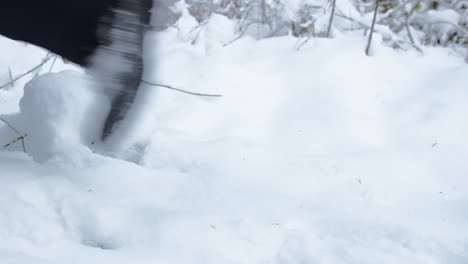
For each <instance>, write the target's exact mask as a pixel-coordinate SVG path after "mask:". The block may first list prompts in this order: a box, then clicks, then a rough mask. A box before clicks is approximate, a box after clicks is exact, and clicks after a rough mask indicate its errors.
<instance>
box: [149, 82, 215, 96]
mask: <svg viewBox="0 0 468 264" xmlns="http://www.w3.org/2000/svg"><path fill="white" fill-rule="evenodd" d="M141 82H142V83H145V84H148V85H152V86H158V87H163V88H167V89H170V90H174V91H178V92H181V93H186V94H191V95H196V96H205V97H222V95H220V94H205V93H194V92H190V91H186V90H182V89H179V88H175V87H172V86H169V85H164V84H157V83H151V82H148V81H145V80H141Z"/></svg>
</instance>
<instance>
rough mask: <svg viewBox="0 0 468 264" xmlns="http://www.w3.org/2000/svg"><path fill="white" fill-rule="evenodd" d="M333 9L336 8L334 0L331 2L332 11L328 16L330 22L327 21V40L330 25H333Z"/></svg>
mask: <svg viewBox="0 0 468 264" xmlns="http://www.w3.org/2000/svg"><path fill="white" fill-rule="evenodd" d="M335 8H336V0H333V2H332V11H331V14H330V21H328V29H327V38H329V37H330V33H331V29H332V24H333V18H334V16H335Z"/></svg>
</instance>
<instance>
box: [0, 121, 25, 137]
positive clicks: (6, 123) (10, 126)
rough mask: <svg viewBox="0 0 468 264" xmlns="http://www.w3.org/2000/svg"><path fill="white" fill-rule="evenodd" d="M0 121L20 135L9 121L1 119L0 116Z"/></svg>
mask: <svg viewBox="0 0 468 264" xmlns="http://www.w3.org/2000/svg"><path fill="white" fill-rule="evenodd" d="M0 121H2V122H3V123H5V125H7V126H8V127H9V128H11V130H13V131H15V133H16V134H18V135H20V136H21V133H20V132H19V131H18V130H17V129H16V128H15V127H13V126H12V125H10V123H8V122H7V121H5V119H3V118H1V117H0Z"/></svg>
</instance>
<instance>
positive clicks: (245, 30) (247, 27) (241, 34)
mask: <svg viewBox="0 0 468 264" xmlns="http://www.w3.org/2000/svg"><path fill="white" fill-rule="evenodd" d="M258 23H259V22H251V23H249V24H247V25H246V26H245V27H244V29H243V30H242V32H241V33H240V34H239V35H238V36H237V37H235V38H234V39H233V40H231V41H229V42H228V43H226V44H224V45H223V48H224V47H227V46H229V45H231V44H232V43H234V42H236V41H237V40H239V39H240V38H242V37H243V36H244V34H245V33H246V32H247V29H249V27H250V26H252V25H255V24H258Z"/></svg>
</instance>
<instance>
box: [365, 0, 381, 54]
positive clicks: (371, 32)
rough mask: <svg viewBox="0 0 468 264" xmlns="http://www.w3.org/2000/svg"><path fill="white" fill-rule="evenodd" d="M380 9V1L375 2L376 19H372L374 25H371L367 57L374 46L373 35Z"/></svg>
mask: <svg viewBox="0 0 468 264" xmlns="http://www.w3.org/2000/svg"><path fill="white" fill-rule="evenodd" d="M378 9H379V0H375V9H374V17H373V18H372V25H371V31H370V34H369V40H368V41H367V48H366V55H367V56H369V55H370V48H371V44H372V35H373V34H374V27H375V21H376V20H377V11H378Z"/></svg>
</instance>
